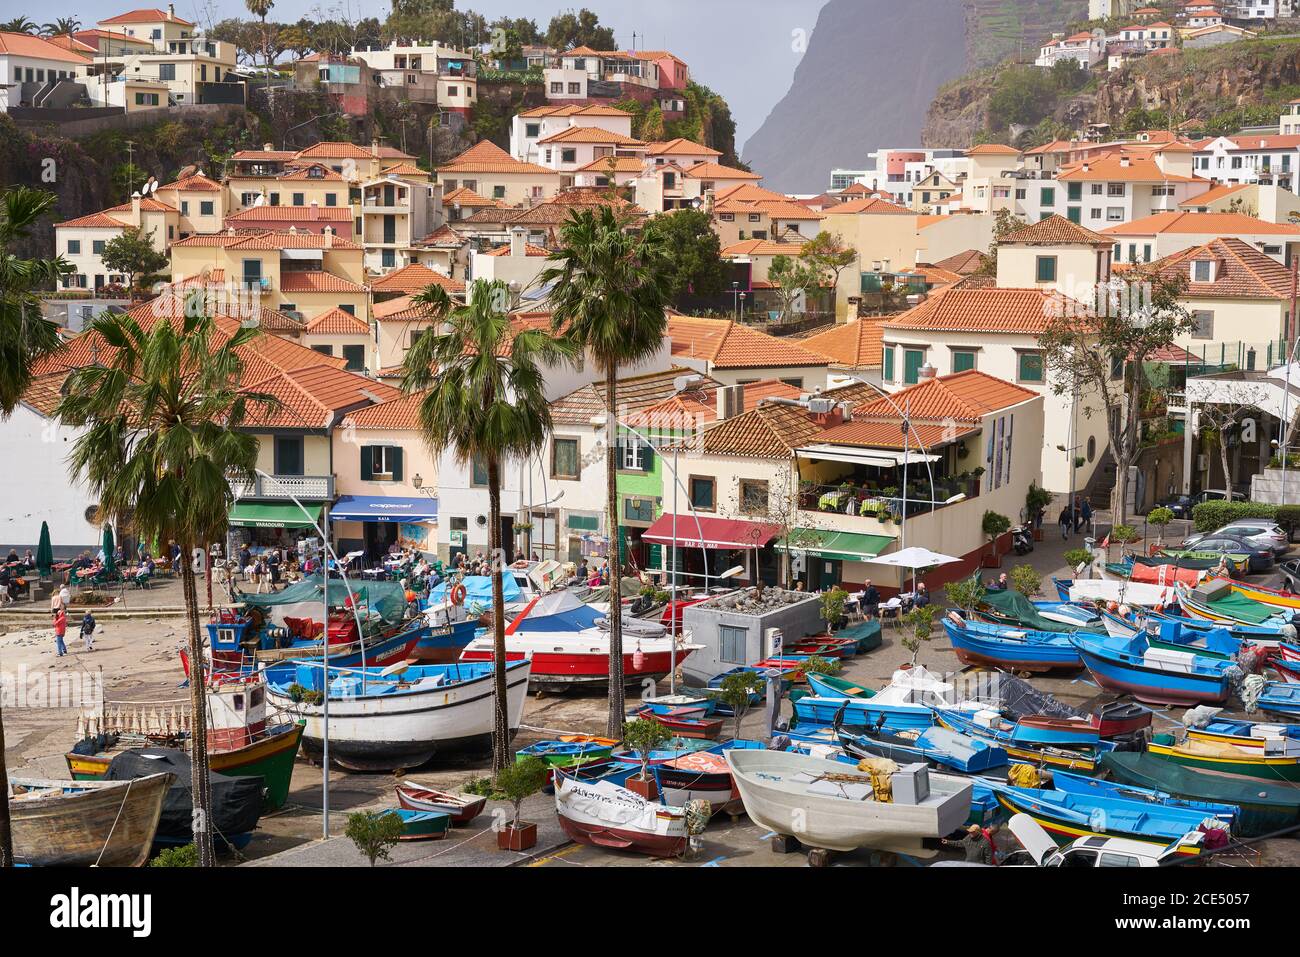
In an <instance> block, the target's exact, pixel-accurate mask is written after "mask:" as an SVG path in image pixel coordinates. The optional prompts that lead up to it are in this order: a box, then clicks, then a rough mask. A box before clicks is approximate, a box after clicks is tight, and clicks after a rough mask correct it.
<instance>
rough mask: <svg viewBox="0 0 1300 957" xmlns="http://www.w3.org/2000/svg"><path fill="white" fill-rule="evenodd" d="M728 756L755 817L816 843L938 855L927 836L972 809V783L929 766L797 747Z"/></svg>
mask: <svg viewBox="0 0 1300 957" xmlns="http://www.w3.org/2000/svg"><path fill="white" fill-rule="evenodd" d="M726 758H727V764H728V765H730V767H731V774H732V777H733V778H734V780H735V782H736V786H737V787H738V788H739V790H740V797H741V800H742V801H743V802H744V805H745V812H746V813H747V814H748V815H749V817H750V820H752V821H753V822H754V823H755V824H758V825H759V826H760V827H766V828H769V829H770V830H773V831H775V832H776V833H777V834H784V835H789V836H792V837H795V838H797V839H798V840H799V842H800V843H801V844H804V845H806V846H808V847H815V848H825V849H827V850H832V851H851V850H854V849H856V848H860V847H867V848H872V849H875V850H881V851H894V852H898V853H904V854H912V855H916V856H920V857H931V856H933V855H934V854H935V850H934V849H933V848H932V847H927V846H926V845H925V843H924V841H925V840H926V839H927V838H929V839H934V838H941V837H945V836H947V835H948V834H951V833H952V832H953V831H954V830H956V829H957V828H958V827H960V826H961V824H962V823H963V822H964V821H965V820H966V819H967V817H968V816H969V814H970V807H971V791H972V786H971V783H970V781H969V780H967V779H965V778H962V777H959V776H956V775H948V774H937V773H932V772H930V771H929V770H928V769H927V768H924V767H922V768H909V769H906V770H903V769H901V768H898V766H897V765H895V764H894V763H893V762H888V761H885V762H881V763H880V764H878V765H877V771H876V773H875V774H874V775H873V774H872V773H869V772H861V771H860V772H857V773H853V772H852V771H850V769H849V768H848V767H846V766H845V764H844V763H843V762H840V761H828V760H824V759H822V758H815V757H812V756H811V755H805V754H798V753H795V752H792V751H758V750H741V749H735V750H730V751H727V752H726ZM891 768H892V770H891ZM877 785H879V790H878V789H877ZM886 788H887V789H888V796H886V790H885V789H886Z"/></svg>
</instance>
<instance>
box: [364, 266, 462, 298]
mask: <svg viewBox="0 0 1300 957" xmlns="http://www.w3.org/2000/svg"><path fill="white" fill-rule="evenodd" d="M430 285H435V286H442V287H443V288H444V289H446V290H447V291H448V292H463V291H464V289H465V284H464V283H463V282H461V281H460V280H458V279H449V278H448V277H446V276H444V275H443V274H442V273H440V272H438V271H437V270H434V269H430V268H429V267H428V266H426V265H424V263H407V264H406V265H405V266H403V267H401V268H400V269H394V270H393V271H392V272H389V273H385V274H384V275H382V276H380V277H379V278H378V279H376V280H374V281H373V282H372V283H371V284H370V289H371V291H372V292H401V293H406V294H408V295H409V294H413V293H417V292H421V291H422V290H424V289H425V288H426V287H427V286H430Z"/></svg>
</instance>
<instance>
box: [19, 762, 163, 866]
mask: <svg viewBox="0 0 1300 957" xmlns="http://www.w3.org/2000/svg"><path fill="white" fill-rule="evenodd" d="M172 777H173V776H172V775H171V774H151V775H149V776H148V777H144V778H138V779H136V780H134V781H50V780H44V779H39V778H10V779H9V788H10V792H11V793H10V797H9V820H10V826H11V827H12V828H13V841H14V857H15V859H16V860H17V861H18V862H19V863H26V864H30V865H32V866H33V867H141V866H143V865H144V864H145V862H146V861H148V859H149V849H150V848H151V847H152V846H153V840H154V834H155V833H156V832H157V830H158V819H159V817H160V816H161V814H162V806H163V798H164V797H166V795H167V788H168V787H169V786H170V785H171V782H172Z"/></svg>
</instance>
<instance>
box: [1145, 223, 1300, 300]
mask: <svg viewBox="0 0 1300 957" xmlns="http://www.w3.org/2000/svg"><path fill="white" fill-rule="evenodd" d="M1204 260H1210V261H1211V262H1213V263H1214V264H1215V268H1214V282H1191V281H1190V279H1191V264H1192V263H1194V262H1201V261H1204ZM1147 268H1149V269H1151V270H1153V271H1154V272H1156V273H1157V274H1158V275H1160V276H1164V277H1167V278H1173V277H1175V276H1179V277H1182V278H1183V279H1187V280H1189V282H1188V283H1187V285H1186V286H1185V287H1184V288H1183V291H1182V292H1181V293H1180V295H1181V296H1183V297H1189V298H1190V297H1207V298H1224V299H1280V300H1289V299H1290V298H1291V270H1290V269H1288V268H1287V267H1286V266H1283V265H1282V264H1281V263H1280V262H1278V261H1277V260H1276V259H1274V258H1273V257H1272V256H1267V255H1265V254H1264V253H1262V252H1260V251H1259V250H1258V249H1256V248H1255V247H1254V246H1252V245H1250V243H1247V242H1243V241H1242V240H1240V239H1238V238H1237V237H1235V236H1223V237H1220V238H1218V239H1214V240H1211V241H1210V242H1208V243H1206V244H1205V245H1203V246H1196V247H1193V248H1191V249H1184V250H1182V251H1181V252H1177V253H1174V254H1173V255H1171V256H1166V257H1164V258H1163V259H1159V260H1157V261H1156V262H1154V263H1151V264H1150V266H1149V267H1147Z"/></svg>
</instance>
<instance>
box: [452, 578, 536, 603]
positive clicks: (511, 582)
mask: <svg viewBox="0 0 1300 957" xmlns="http://www.w3.org/2000/svg"><path fill="white" fill-rule="evenodd" d="M460 583H461V584H462V585H464V586H465V604H467V605H468V604H470V603H472V602H478V603H479V604H483V605H486V604H489V603H491V601H492V578H491V577H490V576H488V575H467V576H466V577H464V578H462V579H461V581H460ZM453 584H455V583H454V582H440V583H439V584H437V585H435V586H434V587H433V588H432V589H430V591H429V604H430V605H438V604H441V603H442V602H444V601H446V600H447V589H448V588H450V587H451V586H452V585H453ZM501 594H502V595H503V596H504V598H505V600H506V601H518V600H519V597H520V596H521V595H522V594H523V592H522V591H520V590H519V583H518V582H516V581H515V576H514V575H505V576H503V577H502V579H501Z"/></svg>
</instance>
